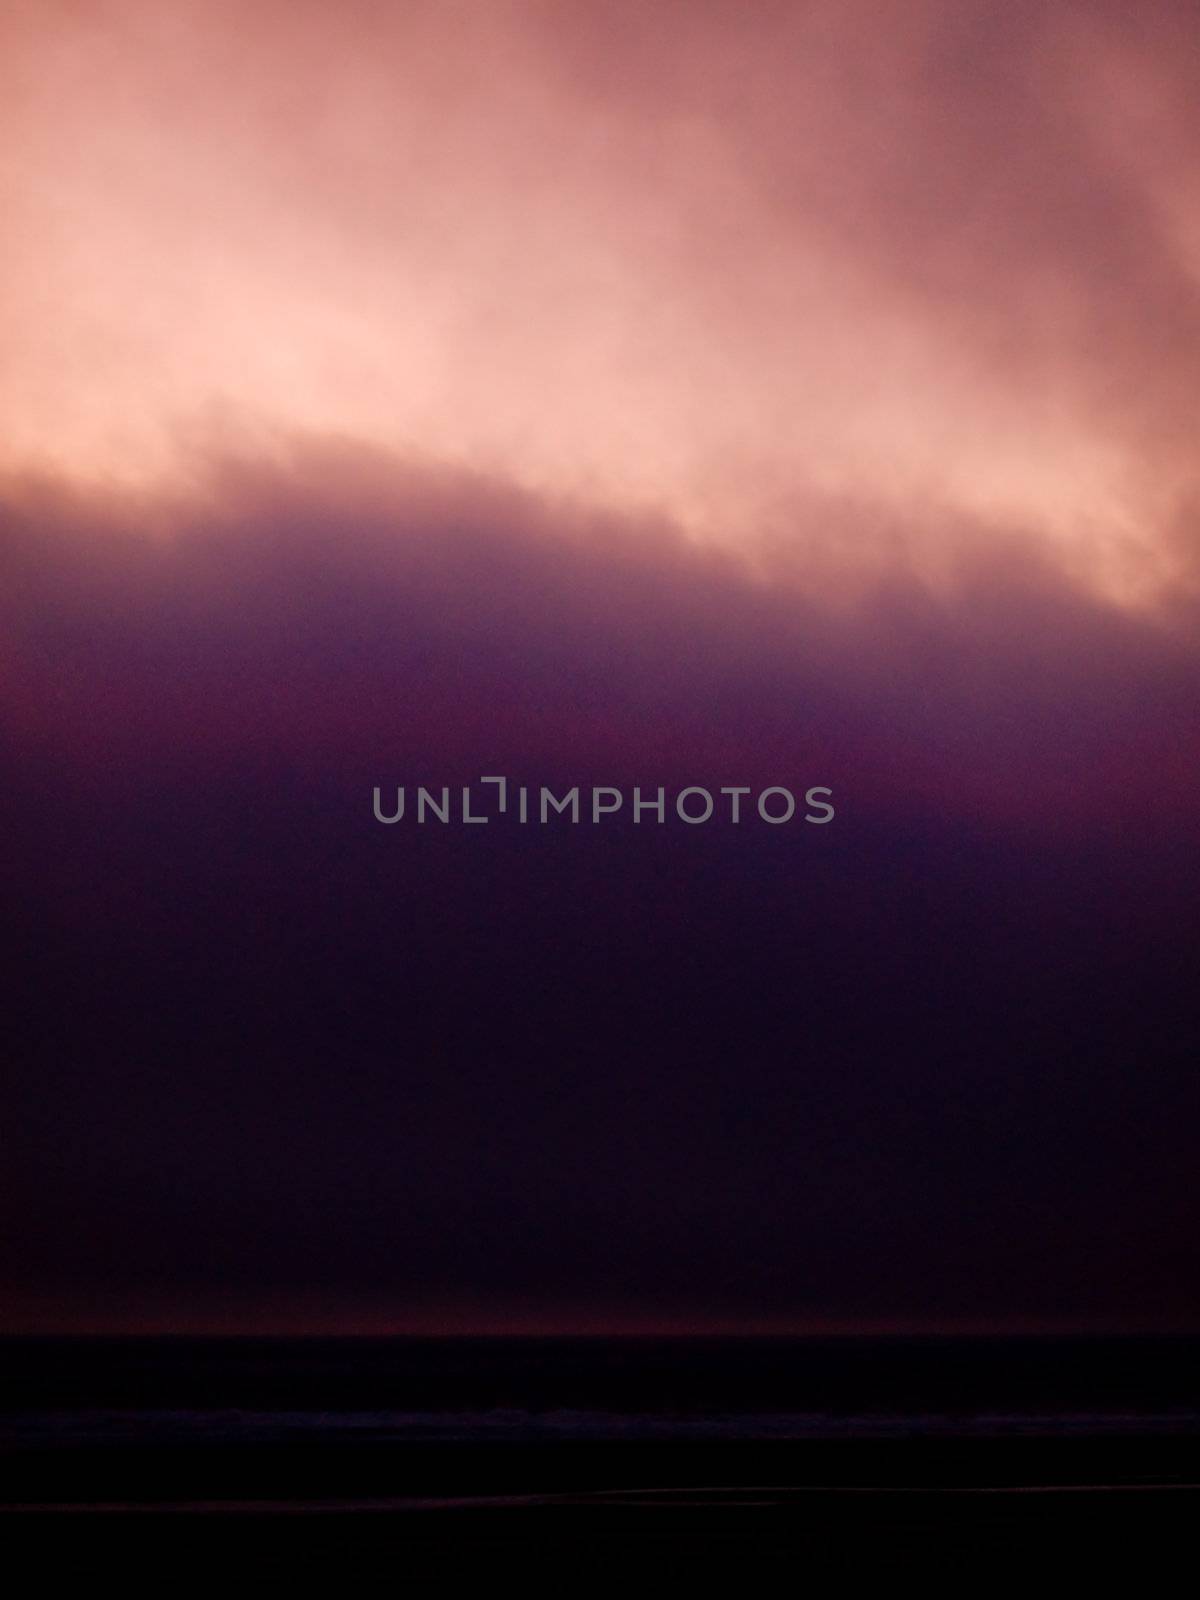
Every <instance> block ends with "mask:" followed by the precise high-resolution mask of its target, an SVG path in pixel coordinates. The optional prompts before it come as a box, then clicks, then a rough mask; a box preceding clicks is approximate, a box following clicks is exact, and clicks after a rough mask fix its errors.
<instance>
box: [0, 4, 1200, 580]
mask: <svg viewBox="0 0 1200 1600" xmlns="http://www.w3.org/2000/svg"><path fill="white" fill-rule="evenodd" d="M8 16H9V19H10V20H9V23H8V31H9V38H8V45H9V48H8V49H7V50H6V51H5V59H6V62H7V65H6V67H5V69H4V71H5V79H4V90H5V93H4V105H5V108H6V109H5V112H4V118H5V124H6V135H7V137H6V146H7V148H8V150H9V152H10V153H9V155H8V157H7V160H6V164H5V167H4V170H3V181H4V183H5V203H6V209H7V211H8V214H9V215H10V217H11V218H12V219H13V221H14V230H13V231H14V233H15V237H16V240H17V248H16V250H15V252H13V253H12V254H11V255H10V256H9V258H8V261H7V265H6V267H5V278H4V284H3V287H4V301H5V304H6V306H7V308H8V309H7V312H6V318H7V321H6V327H5V332H6V338H7V342H8V346H9V351H10V354H9V358H8V363H9V364H8V375H7V378H6V381H5V385H4V398H3V399H2V400H0V423H2V424H3V428H2V432H3V436H4V437H5V438H6V440H7V441H8V444H7V456H8V461H9V464H10V465H14V466H28V465H29V464H30V463H36V462H38V461H41V462H42V463H43V464H52V465H55V466H57V468H58V469H60V470H62V471H65V472H67V473H70V474H74V475H76V476H81V477H84V478H88V477H92V478H94V477H95V476H96V475H97V474H99V475H103V476H106V477H112V476H114V475H115V476H117V477H118V478H120V479H122V480H124V481H126V482H132V483H135V484H136V483H141V484H142V485H143V486H144V485H147V484H153V483H156V482H157V483H159V484H162V483H163V482H164V481H169V480H171V479H172V478H176V477H178V476H179V475H180V474H181V473H186V470H187V462H188V460H189V459H190V457H191V455H192V454H193V453H194V448H195V445H196V442H197V441H198V440H199V441H202V442H203V441H206V440H211V439H214V438H215V439H216V440H217V441H218V443H220V444H222V445H226V446H227V445H228V444H229V443H230V442H231V441H232V443H233V444H234V445H235V446H236V447H238V448H244V447H245V446H246V445H247V443H248V442H249V441H250V440H252V439H254V440H257V441H259V443H260V444H261V445H262V446H263V447H264V448H266V447H267V446H269V445H270V444H271V443H272V442H273V441H277V440H278V438H279V437H281V436H283V437H286V436H287V435H288V434H290V433H291V432H293V431H295V430H296V429H301V430H304V429H307V430H310V431H315V432H318V433H329V432H336V433H340V434H342V435H344V436H347V437H351V438H356V439H358V440H360V441H361V442H364V443H369V444H373V445H375V446H377V447H379V448H383V449H385V450H387V451H389V452H398V453H401V454H409V453H413V452H415V453H416V454H418V455H420V456H423V457H428V458H432V459H434V460H438V461H441V462H443V463H444V464H447V465H449V466H452V467H458V468H459V469H465V470H468V471H475V472H479V473H482V474H485V475H498V476H500V477H503V478H506V479H510V480H513V481H516V482H518V483H520V484H522V485H524V486H525V487H526V488H528V489H530V490H532V491H533V492H536V493H540V492H550V493H555V494H571V495H576V496H578V497H579V498H581V499H582V500H583V501H584V502H585V503H591V504H597V503H599V504H603V505H607V506H608V507H609V508H610V509H612V510H614V511H625V512H639V511H649V512H650V513H652V514H658V515H663V516H667V517H669V518H670V519H671V520H673V521H676V522H678V523H681V524H682V525H684V526H686V527H687V528H689V529H690V530H691V531H692V532H693V534H696V535H698V536H702V537H704V538H706V539H709V540H716V541H718V542H720V543H723V544H725V545H726V546H732V547H734V548H743V549H744V548H746V547H751V548H754V547H757V546H759V545H761V544H763V543H765V544H766V545H767V546H768V547H772V546H777V545H789V544H791V543H793V542H795V541H797V540H803V539H804V538H805V536H806V529H805V525H804V523H803V520H802V519H798V518H797V516H796V514H795V509H794V508H795V503H796V501H797V499H799V500H800V501H801V502H804V501H807V500H809V499H811V498H813V497H816V498H817V499H821V498H824V497H829V496H833V497H838V498H840V497H850V498H863V499H866V500H868V501H870V502H872V503H882V504H884V505H886V506H887V507H888V508H889V514H899V515H903V514H904V513H905V512H910V513H916V514H913V515H909V516H908V517H907V522H908V526H909V528H910V530H911V532H910V539H911V543H912V546H913V551H912V560H913V562H914V566H915V569H916V570H917V571H918V572H923V571H926V570H928V569H933V570H935V571H940V570H941V569H942V568H943V567H944V566H945V565H946V563H947V561H951V562H953V561H954V560H957V559H958V557H959V556H960V555H961V554H962V553H963V552H961V551H959V550H958V549H957V547H955V546H954V545H953V544H950V545H947V542H946V541H947V540H950V539H951V538H954V537H956V538H962V539H967V540H973V539H975V538H976V537H978V536H981V535H986V533H987V531H988V530H989V529H991V528H992V527H994V526H996V525H997V524H999V525H1004V526H1009V525H1012V526H1018V527H1021V528H1024V529H1025V531H1026V533H1027V535H1028V537H1029V539H1030V540H1031V542H1032V543H1033V544H1034V545H1035V546H1036V547H1037V549H1038V550H1039V552H1040V553H1041V557H1042V558H1043V559H1047V560H1053V561H1056V562H1058V563H1059V564H1061V565H1063V566H1064V567H1065V569H1066V570H1067V571H1068V572H1069V573H1070V575H1071V576H1072V579H1073V581H1075V582H1077V583H1079V584H1081V585H1083V586H1085V587H1088V588H1090V589H1092V590H1093V591H1099V592H1102V593H1104V594H1106V595H1108V596H1109V597H1115V598H1118V599H1120V600H1122V601H1124V602H1140V601H1142V600H1144V599H1146V598H1151V599H1155V598H1158V597H1161V596H1162V595H1163V594H1164V593H1171V592H1172V591H1173V590H1174V589H1175V587H1176V586H1177V585H1178V584H1179V582H1180V581H1182V579H1181V574H1180V572H1179V569H1178V563H1177V552H1176V551H1175V549H1174V547H1173V546H1172V544H1171V541H1170V536H1169V530H1170V528H1171V526H1172V525H1173V523H1174V521H1175V520H1176V518H1177V517H1178V515H1179V513H1180V507H1181V506H1183V505H1185V504H1187V503H1190V502H1191V501H1192V500H1194V497H1195V471H1194V460H1193V457H1194V452H1193V450H1192V448H1191V417H1192V416H1193V414H1194V411H1195V399H1196V393H1195V373H1196V371H1197V370H1198V362H1197V356H1198V355H1200V350H1198V348H1197V345H1198V331H1200V317H1198V315H1197V312H1198V302H1197V260H1198V257H1197V244H1196V239H1197V235H1196V222H1195V218H1196V216H1197V214H1198V213H1197V204H1198V200H1197V195H1196V191H1195V184H1194V180H1193V178H1192V176H1191V174H1192V173H1193V172H1194V170H1195V164H1196V163H1195V156H1196V150H1197V127H1196V118H1195V113H1194V110H1193V109H1192V108H1191V104H1190V100H1189V98H1188V95H1187V93H1186V83H1185V81H1184V79H1183V77H1182V74H1181V69H1180V66H1179V62H1180V60H1181V59H1182V52H1181V51H1180V40H1181V38H1182V37H1183V31H1184V30H1185V29H1186V26H1187V25H1188V11H1187V8H1186V7H1179V6H1173V5H1169V4H1162V5H1153V6H1150V7H1147V8H1143V9H1142V10H1140V11H1139V14H1138V19H1137V22H1136V24H1134V23H1133V22H1132V21H1131V20H1130V18H1129V15H1128V13H1127V11H1125V10H1122V9H1120V8H1116V7H1109V6H1099V7H1093V8H1088V9H1087V10H1086V11H1084V10H1081V9H1080V8H1055V9H1053V10H1047V8H1045V7H1042V6H1025V5H1013V6H1005V7H1003V8H997V7H995V6H993V5H989V4H983V3H976V0H970V3H966V4H956V5H953V6H949V5H944V4H922V5H916V6H907V7H905V8H904V9H903V10H902V11H900V10H896V11H887V10H884V9H882V8H880V7H879V6H877V5H873V4H849V5H847V4H838V5H832V4H830V5H822V4H817V5H804V6H797V5H782V6H780V5H777V4H773V3H770V0H760V3H756V4H755V5H753V6H751V7H749V8H748V7H747V6H745V5H743V4H739V5H732V4H706V5H699V6H693V7H689V8H688V18H687V21H686V25H684V24H681V23H680V22H679V21H678V19H676V18H675V17H674V16H673V8H671V7H669V6H666V7H663V6H660V7H651V8H647V7H644V6H636V5H630V4H623V3H616V4H601V5H597V6H589V7H588V9H587V15H586V16H585V17H584V16H580V15H579V14H578V8H572V10H571V11H570V13H568V12H566V11H564V9H563V8H561V7H557V6H550V7H547V6H544V5H539V4H536V3H533V0H529V3H514V4H500V5H495V6H488V7H465V8H458V7H449V8H447V7H446V6H444V5H420V4H418V5H406V6H404V7H401V8H397V7H391V6H380V5H378V4H375V3H372V0H356V3H354V4H351V5H349V6H345V7H339V8H337V9H336V10H335V9H333V8H330V7H329V6H327V5H323V4H317V3H300V4H289V5H287V6H286V7H285V6H274V5H265V6H261V7H256V8H255V14H254V17H253V18H249V19H248V18H247V17H245V15H244V8H240V7H239V8H233V7H231V6H227V5H224V4H215V5H204V6H200V5H196V6H188V5H184V6H176V7H172V8H170V10H169V11H165V10H164V9H163V8H162V7H158V6H154V5H151V4H148V3H145V0H111V3H109V4H106V5H103V6H100V7H89V8H87V9H86V10H84V9H81V8H78V7H74V6H70V5H66V4H54V5H48V6H37V7H32V8H31V7H27V6H25V7H23V6H17V7H13V8H10V9H9V12H8ZM929 505H934V506H940V507H942V508H943V509H944V512H945V515H942V516H939V517H937V518H933V519H930V518H928V517H927V516H926V515H925V508H926V507H928V506H929ZM853 532H854V534H855V536H856V538H857V539H858V540H859V541H860V542H858V543H856V544H854V545H853V547H852V548H849V549H848V548H846V545H847V541H848V534H847V531H846V530H844V529H839V528H835V527H830V529H829V530H828V531H827V532H826V533H825V534H824V535H823V537H822V539H820V540H818V541H817V542H818V543H822V544H824V545H828V546H831V547H832V548H831V550H830V552H829V553H830V554H831V556H832V558H833V559H834V560H835V562H837V563H843V562H845V561H846V560H847V559H850V560H853V559H857V560H859V561H860V562H865V563H866V564H868V565H872V564H873V563H874V562H875V560H876V559H877V552H876V551H875V550H874V549H873V548H872V547H871V546H870V545H869V544H868V545H866V546H865V547H864V546H863V545H862V543H861V539H862V535H863V530H862V529H861V527H859V528H856V529H854V530H853ZM809 537H810V538H811V537H812V536H811V535H809ZM965 553H966V555H967V556H968V557H973V556H974V555H976V554H978V553H979V552H978V550H977V548H976V546H975V545H974V544H973V543H972V544H969V545H968V548H967V550H966V552H965ZM1184 577H1186V574H1185V575H1184Z"/></svg>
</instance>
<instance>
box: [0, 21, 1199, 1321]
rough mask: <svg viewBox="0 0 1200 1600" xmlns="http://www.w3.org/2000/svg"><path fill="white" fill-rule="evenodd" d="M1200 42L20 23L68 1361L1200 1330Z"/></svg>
mask: <svg viewBox="0 0 1200 1600" xmlns="http://www.w3.org/2000/svg"><path fill="white" fill-rule="evenodd" d="M1198 28H1200V23H1198V20H1197V16H1196V12H1195V8H1194V6H1192V5H1190V4H1186V3H1184V0H1178V3H1166V0H1147V3H1144V4H1139V5H1137V6H1133V5H1130V4H1125V3H1121V4H1117V3H1115V0H1114V3H1111V4H1109V3H1104V0H1097V3H1090V4H1089V3H1084V0H1079V3H1066V0H1064V3H1059V4H1033V3H1024V0H1007V3H1005V4H1002V5H1001V4H995V3H988V4H984V3H979V0H904V3H899V0H897V3H882V0H881V3H876V4H865V3H861V0H838V3H836V4H834V3H829V4H803V3H800V0H792V3H773V0H737V3H733V0H730V3H728V4H724V3H703V0H693V3H686V4H685V3H684V0H644V3H638V4H633V3H630V4H612V3H607V0H587V3H584V0H578V3H574V0H560V3H557V4H550V3H545V4H539V3H534V0H525V3H516V0H514V3H507V0H487V3H483V0H480V3H476V4H466V3H456V0H438V3H436V4H434V3H428V4H426V3H422V0H406V3H399V0H397V3H394V4H385V3H383V0H376V3H372V0H339V3H337V4H334V3H332V0H287V3H286V4H285V3H283V0H278V3H271V0H242V3H238V4H234V3H232V0H154V3H151V0H76V3H67V0H4V3H2V4H0V215H2V216H3V218H4V227H5V235H6V238H5V249H4V251H3V252H2V253H0V740H2V750H3V755H4V760H5V769H4V773H5V776H4V782H3V785H2V786H0V873H2V878H0V882H2V884H3V893H0V932H2V933H3V934H4V935H5V940H6V946H7V948H8V949H9V950H10V952H11V954H10V957H9V968H8V978H9V981H10V984H11V987H12V994H13V996H14V999H13V1003H12V1005H11V1007H10V1012H9V1019H8V1020H9V1030H10V1034H11V1038H12V1040H13V1061H12V1066H13V1071H12V1072H11V1073H10V1074H9V1075H8V1077H7V1080H6V1093H11V1095H12V1104H11V1108H10V1110H8V1111H6V1114H5V1120H6V1125H8V1126H10V1127H11V1128H13V1129H15V1130H16V1137H15V1138H13V1139H10V1140H6V1150H5V1162H6V1183H7V1186H8V1189H9V1193H10V1195H11V1197H12V1207H13V1211H14V1214H15V1216H16V1217H17V1218H18V1225H17V1226H16V1227H15V1228H10V1229H6V1230H5V1232H4V1236H3V1239H2V1241H0V1274H2V1276H3V1285H4V1289H5V1306H6V1312H5V1315H6V1319H7V1322H8V1324H9V1325H11V1326H14V1327H21V1328H46V1327H56V1328H72V1329H79V1328H98V1327H104V1328H120V1327H155V1328H163V1327H176V1328H193V1329H195V1328H209V1327H223V1328H228V1327H242V1328H259V1329H261V1328H270V1327H282V1328H305V1327H320V1328H325V1329H329V1328H335V1329H336V1328H345V1329H350V1330H353V1329H376V1330H378V1329H381V1328H425V1329H428V1328H439V1327H440V1328H448V1327H452V1328H456V1329H463V1328H484V1329H489V1328H490V1329H496V1328H503V1327H526V1328H528V1327H538V1326H541V1327H589V1328H611V1327H643V1328H644V1327H648V1326H671V1327H692V1328H700V1329H703V1328H713V1327H744V1328H749V1327H800V1328H806V1327H807V1328H812V1327H831V1326H836V1327H850V1328H870V1327H893V1328H894V1327H926V1328H929V1327H934V1328H939V1327H940V1328H946V1327H960V1326H976V1327H979V1326H982V1327H988V1328H1005V1327H1014V1326H1040V1327H1047V1326H1055V1327H1058V1326H1070V1327H1134V1326H1138V1327H1179V1326H1194V1325H1195V1324H1196V1321H1197V1317H1198V1301H1197V1281H1198V1279H1197V1270H1198V1266H1200V1256H1198V1251H1197V1240H1198V1239H1200V1226H1198V1223H1200V1218H1198V1214H1197V1190H1196V1184H1195V1129H1196V1126H1197V1122H1198V1119H1200V1101H1198V1094H1200V1090H1198V1087H1197V1077H1196V1072H1195V1061H1196V1054H1197V1049H1198V1048H1200V1039H1198V1038H1197V1029H1196V1006H1195V972H1196V958H1197V955H1198V954H1200V951H1198V949H1197V923H1196V905H1197V895H1198V892H1200V877H1198V873H1197V859H1198V857H1197V848H1196V845H1197V840H1196V793H1197V782H1198V780H1200V681H1198V680H1200V671H1198V667H1200V661H1198V651H1197V638H1198V635H1197V622H1198V620H1200V619H1198V616H1197V527H1198V523H1197V518H1198V515H1200V513H1198V507H1200V494H1198V488H1200V484H1198V473H1200V452H1197V449H1196V432H1197V424H1196V418H1197V415H1198V413H1200V186H1198V185H1200V178H1198V174H1200V100H1198V99H1197V97H1196V94H1195V91H1194V78H1195V66H1196V61H1197V45H1198V41H1200V32H1198ZM484 773H505V774H507V775H508V776H509V777H510V778H512V779H513V780H514V781H515V782H522V781H524V782H529V783H533V784H539V783H542V782H546V783H550V784H554V785H557V786H558V787H559V789H561V787H562V786H563V785H564V784H571V783H581V784H585V785H587V784H593V783H596V784H616V785H622V786H624V787H625V788H626V789H629V788H631V787H632V786H633V785H634V784H641V785H646V786H650V787H654V786H657V785H658V784H660V783H661V784H664V785H675V786H677V787H678V786H681V785H683V784H699V785H707V786H710V787H716V786H719V785H721V784H751V785H765V784H779V785H786V786H790V787H791V788H793V789H794V790H795V791H796V792H797V793H803V791H804V790H805V788H807V787H808V786H809V785H810V784H821V785H828V786H830V787H832V789H833V791H834V796H835V800H836V803H837V818H836V821H835V823H834V824H833V825H832V826H829V827H825V828H811V829H804V828H803V827H801V828H800V829H799V831H797V830H794V829H793V830H789V829H785V828H778V829H776V828H760V829H758V830H757V831H753V830H742V831H739V830H736V829H732V828H729V827H725V828H721V827H717V826H715V825H714V826H712V827H707V828H695V829H690V828H686V827H684V826H682V825H679V824H676V825H667V826H665V827H664V828H663V829H661V830H658V829H653V828H651V829H647V828H640V829H634V828H631V827H630V826H628V825H626V824H625V823H624V822H619V823H614V824H613V826H612V827H611V828H605V829H593V828H590V827H583V826H581V827H580V828H578V829H572V828H571V827H570V825H569V824H564V826H563V827H562V828H560V829H557V830H556V829H553V828H551V829H545V830H537V832H536V833H534V832H532V831H526V832H525V833H522V832H521V831H520V830H519V829H510V830H507V831H506V830H504V829H501V828H499V827H490V826H489V827H486V828H478V829H462V828H454V829H444V830H443V829H438V828H432V829H425V830H417V829H415V828H408V829H405V828H402V827H397V828H382V827H380V826H379V825H378V824H377V823H376V822H374V820H373V818H372V815H371V809H370V794H371V788H372V786H373V785H376V784H378V785H383V786H389V785H396V786H398V785H401V784H405V785H409V786H413V785H415V784H418V783H425V784H432V785H436V786H440V785H441V784H443V783H446V784H457V783H462V782H468V781H471V780H473V779H476V778H478V777H479V776H480V775H482V774H484Z"/></svg>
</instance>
